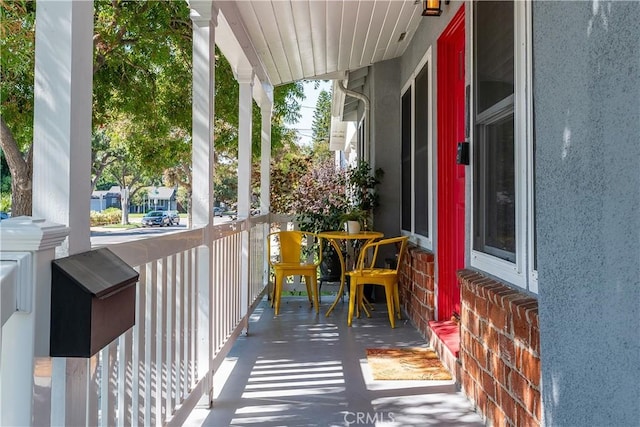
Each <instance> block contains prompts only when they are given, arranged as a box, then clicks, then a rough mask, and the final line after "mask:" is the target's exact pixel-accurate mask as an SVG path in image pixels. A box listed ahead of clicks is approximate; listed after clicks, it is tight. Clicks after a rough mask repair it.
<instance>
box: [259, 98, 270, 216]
mask: <svg viewBox="0 0 640 427" xmlns="http://www.w3.org/2000/svg"><path fill="white" fill-rule="evenodd" d="M272 108H273V105H272V104H271V103H265V105H262V106H261V109H260V111H261V113H262V132H261V146H260V148H261V151H260V213H261V214H266V213H269V212H270V211H271V199H270V198H271V111H272Z"/></svg>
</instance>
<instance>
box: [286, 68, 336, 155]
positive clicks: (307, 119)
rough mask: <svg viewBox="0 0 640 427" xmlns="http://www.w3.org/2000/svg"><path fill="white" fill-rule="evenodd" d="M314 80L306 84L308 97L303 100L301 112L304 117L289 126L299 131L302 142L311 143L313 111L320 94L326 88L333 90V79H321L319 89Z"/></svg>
mask: <svg viewBox="0 0 640 427" xmlns="http://www.w3.org/2000/svg"><path fill="white" fill-rule="evenodd" d="M313 85H314V82H309V83H305V84H304V94H305V96H306V99H305V100H304V101H302V108H301V109H300V113H301V114H302V117H301V118H300V120H299V121H298V123H297V124H294V125H291V126H289V127H290V128H293V129H296V130H297V131H298V137H299V141H300V143H301V144H304V145H309V144H311V134H312V131H311V124H312V123H313V113H314V111H315V108H316V102H317V101H318V95H319V94H320V92H321V91H322V90H323V89H324V90H326V91H330V90H331V81H321V82H320V86H319V87H318V89H317V90H316V89H314V88H313Z"/></svg>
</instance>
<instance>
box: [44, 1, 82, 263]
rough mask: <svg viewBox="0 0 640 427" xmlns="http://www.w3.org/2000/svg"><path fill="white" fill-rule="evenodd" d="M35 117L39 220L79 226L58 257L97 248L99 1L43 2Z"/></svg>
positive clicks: (70, 235)
mask: <svg viewBox="0 0 640 427" xmlns="http://www.w3.org/2000/svg"><path fill="white" fill-rule="evenodd" d="M36 14H37V15H36V16H37V18H36V52H35V53H36V56H35V87H34V107H33V109H34V118H33V217H35V218H46V219H47V220H49V221H53V222H57V223H60V224H66V225H69V224H73V227H71V229H70V231H69V238H68V240H67V241H65V242H64V243H63V244H62V246H61V247H60V250H59V251H58V254H59V255H61V256H67V255H73V254H76V253H79V252H84V251H87V250H89V249H91V241H90V228H89V211H90V203H91V96H92V91H93V87H92V85H93V2H92V1H86V2H84V1H83V2H77V1H72V0H63V1H46V0H45V1H39V2H38V8H37V12H36Z"/></svg>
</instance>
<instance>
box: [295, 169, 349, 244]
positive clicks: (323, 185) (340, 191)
mask: <svg viewBox="0 0 640 427" xmlns="http://www.w3.org/2000/svg"><path fill="white" fill-rule="evenodd" d="M345 178H346V177H345V175H344V173H343V172H341V171H340V170H336V167H335V165H334V163H333V161H332V160H325V161H323V162H322V163H320V164H317V165H314V167H312V168H310V169H309V170H308V172H307V173H306V174H305V175H304V176H303V177H302V178H301V179H300V183H299V185H298V187H297V188H296V189H295V192H294V200H295V201H294V205H293V211H294V213H295V214H296V218H297V220H298V222H299V225H300V229H301V230H304V231H312V232H314V233H317V232H319V231H327V230H337V229H338V228H339V227H340V216H341V215H342V214H343V213H344V212H345V210H347V209H348V206H349V201H348V199H347V195H346V186H345V184H346V181H345Z"/></svg>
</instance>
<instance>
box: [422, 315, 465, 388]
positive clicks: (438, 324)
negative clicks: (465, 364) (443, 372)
mask: <svg viewBox="0 0 640 427" xmlns="http://www.w3.org/2000/svg"><path fill="white" fill-rule="evenodd" d="M429 330H430V332H431V333H430V334H429V344H430V345H431V347H432V348H433V349H434V350H435V351H436V352H437V353H438V355H439V356H440V360H442V363H443V364H444V366H445V367H446V368H447V369H449V371H450V372H451V375H453V376H454V379H455V380H456V382H459V379H460V361H459V354H460V326H459V325H458V323H457V322H454V321H452V320H444V321H435V320H431V321H429Z"/></svg>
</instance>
